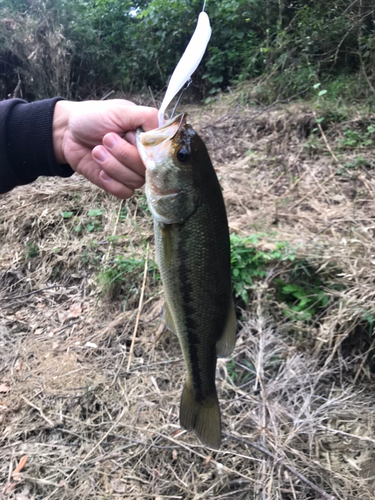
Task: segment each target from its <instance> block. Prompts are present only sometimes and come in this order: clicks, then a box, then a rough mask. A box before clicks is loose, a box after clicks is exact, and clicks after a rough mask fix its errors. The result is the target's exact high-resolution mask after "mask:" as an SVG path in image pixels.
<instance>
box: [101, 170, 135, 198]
mask: <svg viewBox="0 0 375 500" xmlns="http://www.w3.org/2000/svg"><path fill="white" fill-rule="evenodd" d="M99 179H100V181H101V183H100V184H101V185H100V186H99V187H101V188H103V189H104V190H105V191H107V192H108V193H111V194H113V195H114V196H116V197H117V198H120V199H121V200H127V199H128V198H130V197H131V196H133V194H134V189H131V188H130V187H128V186H124V184H122V183H121V182H118V181H116V180H115V179H112V178H111V177H109V175H107V174H106V172H104V171H103V170H102V171H101V172H100V174H99Z"/></svg>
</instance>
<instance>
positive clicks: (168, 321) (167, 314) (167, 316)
mask: <svg viewBox="0 0 375 500" xmlns="http://www.w3.org/2000/svg"><path fill="white" fill-rule="evenodd" d="M164 321H165V326H166V327H167V328H168V330H170V331H171V332H173V333H176V334H177V330H176V325H175V324H174V321H173V317H172V314H171V310H170V309H169V306H168V303H167V302H166V303H165V306H164Z"/></svg>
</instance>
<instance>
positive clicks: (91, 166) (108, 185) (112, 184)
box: [74, 146, 134, 200]
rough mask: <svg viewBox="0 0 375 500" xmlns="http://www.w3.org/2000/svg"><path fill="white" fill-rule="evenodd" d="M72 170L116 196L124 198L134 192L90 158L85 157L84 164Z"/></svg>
mask: <svg viewBox="0 0 375 500" xmlns="http://www.w3.org/2000/svg"><path fill="white" fill-rule="evenodd" d="M101 147H102V146H101ZM74 170H75V171H76V172H77V173H79V174H80V175H83V176H84V177H86V179H88V180H89V181H90V182H92V183H93V184H95V185H96V186H98V187H99V188H101V189H104V191H107V192H108V193H111V194H113V195H114V196H117V198H120V199H124V200H125V199H127V198H129V197H130V196H132V195H133V194H134V190H133V189H132V188H131V187H130V186H126V185H124V184H122V183H121V182H118V181H116V180H115V179H112V178H111V177H110V176H109V175H107V174H106V173H105V172H103V171H102V168H101V165H99V164H98V163H97V162H96V161H95V160H94V159H92V158H87V161H86V162H85V164H84V165H79V166H78V167H77V168H75V169H74Z"/></svg>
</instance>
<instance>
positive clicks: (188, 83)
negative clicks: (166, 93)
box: [170, 78, 193, 120]
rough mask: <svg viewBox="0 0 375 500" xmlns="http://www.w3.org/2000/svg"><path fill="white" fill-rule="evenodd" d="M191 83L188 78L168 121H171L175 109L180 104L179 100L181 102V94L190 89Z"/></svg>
mask: <svg viewBox="0 0 375 500" xmlns="http://www.w3.org/2000/svg"><path fill="white" fill-rule="evenodd" d="M192 81H193V80H192V79H191V78H190V79H189V80H188V81H187V82H186V85H185V87H184V88H183V89H182V90H181V93H180V95H179V96H178V99H177V101H176V104H175V105H174V108H173V111H172V114H171V116H170V120H172V118H173V115H174V114H175V111H176V108H177V106H178V105H179V102H180V100H181V97H182V94H183V93H184V92H185V90H186V89H187V88H188V87H190V84H191V82H192Z"/></svg>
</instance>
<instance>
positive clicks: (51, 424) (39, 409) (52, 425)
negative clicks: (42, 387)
mask: <svg viewBox="0 0 375 500" xmlns="http://www.w3.org/2000/svg"><path fill="white" fill-rule="evenodd" d="M21 398H22V399H23V400H24V401H25V403H27V404H28V405H29V406H31V408H34V409H35V410H37V411H38V412H39V413H40V416H41V417H42V418H43V419H44V420H45V421H46V422H47V423H48V425H50V426H51V427H52V428H54V427H56V425H55V424H54V423H53V422H52V420H50V419H49V418H48V417H46V416H45V415H44V413H43V410H42V409H41V408H39V406H36V405H34V403H32V402H31V401H29V400H28V399H27V398H25V396H24V395H23V394H21Z"/></svg>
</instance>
